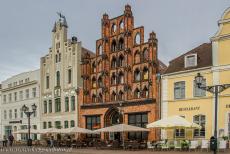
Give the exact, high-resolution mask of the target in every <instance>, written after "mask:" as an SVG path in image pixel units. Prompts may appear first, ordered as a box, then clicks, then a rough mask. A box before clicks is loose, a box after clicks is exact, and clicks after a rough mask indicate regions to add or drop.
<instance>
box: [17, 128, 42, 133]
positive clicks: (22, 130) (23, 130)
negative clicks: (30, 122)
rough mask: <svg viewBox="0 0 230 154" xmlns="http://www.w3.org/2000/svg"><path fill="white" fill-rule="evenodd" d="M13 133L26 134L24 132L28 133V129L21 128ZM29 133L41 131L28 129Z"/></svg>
mask: <svg viewBox="0 0 230 154" xmlns="http://www.w3.org/2000/svg"><path fill="white" fill-rule="evenodd" d="M14 133H15V134H26V133H28V129H21V130H18V131H16V132H14ZM30 133H31V134H41V131H40V130H37V129H30Z"/></svg>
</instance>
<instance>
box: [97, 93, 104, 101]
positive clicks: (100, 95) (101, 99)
mask: <svg viewBox="0 0 230 154" xmlns="http://www.w3.org/2000/svg"><path fill="white" fill-rule="evenodd" d="M98 102H99V103H102V102H103V95H102V93H99V94H98Z"/></svg>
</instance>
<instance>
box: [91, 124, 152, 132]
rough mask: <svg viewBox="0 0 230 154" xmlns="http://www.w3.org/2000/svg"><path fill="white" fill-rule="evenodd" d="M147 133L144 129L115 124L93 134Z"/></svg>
mask: <svg viewBox="0 0 230 154" xmlns="http://www.w3.org/2000/svg"><path fill="white" fill-rule="evenodd" d="M146 131H149V130H148V129H146V128H141V127H136V126H131V125H127V124H117V125H113V126H110V127H105V128H101V129H97V130H95V131H94V132H146Z"/></svg>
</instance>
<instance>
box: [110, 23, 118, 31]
mask: <svg viewBox="0 0 230 154" xmlns="http://www.w3.org/2000/svg"><path fill="white" fill-rule="evenodd" d="M116 30H117V25H116V24H115V23H114V24H113V25H112V28H111V31H112V33H115V32H116Z"/></svg>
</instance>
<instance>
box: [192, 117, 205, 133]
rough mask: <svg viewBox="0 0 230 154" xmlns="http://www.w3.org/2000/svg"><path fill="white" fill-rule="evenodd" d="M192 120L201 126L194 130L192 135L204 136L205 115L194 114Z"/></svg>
mask: <svg viewBox="0 0 230 154" xmlns="http://www.w3.org/2000/svg"><path fill="white" fill-rule="evenodd" d="M193 122H194V123H196V124H198V125H200V126H201V127H202V128H201V129H195V130H194V137H205V122H206V117H205V115H195V116H194V117H193Z"/></svg>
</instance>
